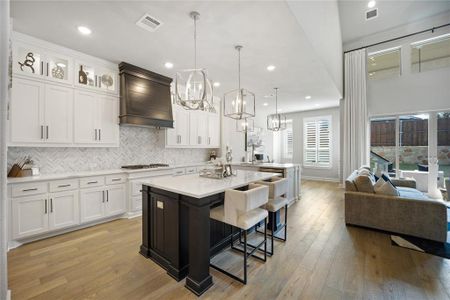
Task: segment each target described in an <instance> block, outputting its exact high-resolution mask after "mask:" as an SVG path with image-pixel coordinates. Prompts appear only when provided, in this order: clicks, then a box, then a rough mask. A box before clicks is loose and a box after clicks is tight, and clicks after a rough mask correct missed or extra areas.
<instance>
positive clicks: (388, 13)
mask: <svg viewBox="0 0 450 300" xmlns="http://www.w3.org/2000/svg"><path fill="white" fill-rule="evenodd" d="M368 2H369V0H357V1H355V0H350V1H349V0H339V16H340V21H341V31H342V41H343V43H344V44H346V43H350V42H354V41H355V40H358V39H360V38H362V37H365V36H368V35H372V34H375V33H378V32H382V31H386V30H389V29H392V28H395V27H398V26H402V25H406V24H409V23H412V22H415V21H419V20H421V19H425V18H428V17H431V16H434V15H437V14H440V13H444V12H446V11H449V10H450V1H449V0H438V1H435V0H425V1H424V0H413V1H411V0H402V1H392V0H377V1H376V6H375V7H377V8H378V17H377V18H375V19H371V20H369V21H366V20H365V13H366V11H367V10H369V8H368V7H367V3H368Z"/></svg>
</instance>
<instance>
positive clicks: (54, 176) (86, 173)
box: [8, 162, 207, 184]
mask: <svg viewBox="0 0 450 300" xmlns="http://www.w3.org/2000/svg"><path fill="white" fill-rule="evenodd" d="M206 164H207V162H198V163H188V164H182V165H174V166H169V167H159V168H148V169H134V170H133V169H109V170H96V171H80V172H70V173H58V174H42V175H38V176H26V177H9V178H8V184H14V183H26V182H37V181H48V180H59V179H70V178H80V177H90V176H105V175H113V174H134V173H141V172H152V171H160V170H173V169H177V168H186V167H192V166H201V165H206Z"/></svg>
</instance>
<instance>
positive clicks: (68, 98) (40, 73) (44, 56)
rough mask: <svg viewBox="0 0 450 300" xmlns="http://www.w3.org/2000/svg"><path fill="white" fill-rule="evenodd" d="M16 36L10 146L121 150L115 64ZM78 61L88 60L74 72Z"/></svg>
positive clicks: (22, 36) (78, 63)
mask: <svg viewBox="0 0 450 300" xmlns="http://www.w3.org/2000/svg"><path fill="white" fill-rule="evenodd" d="M13 37H14V38H13V62H12V63H13V78H12V83H13V85H12V92H11V93H12V97H11V101H10V105H9V114H8V116H9V146H24V147H25V146H28V147H39V146H40V147H52V146H53V147H58V146H59V147H79V146H89V147H118V146H119V125H118V115H119V98H118V87H119V85H118V80H117V79H118V72H117V71H114V70H116V69H117V66H116V65H115V64H112V63H109V62H106V61H103V60H100V59H98V58H94V57H89V56H87V55H85V54H83V53H78V52H76V51H73V50H70V49H66V48H63V47H60V46H57V45H54V44H50V43H48V42H45V41H41V40H38V39H35V38H32V37H28V36H26V35H23V34H19V33H14V36H13ZM60 53H67V56H66V55H63V54H60ZM79 57H82V58H83V61H88V62H86V63H85V62H83V63H81V62H79V61H77V62H76V67H77V69H76V70H74V61H76V59H77V58H79ZM89 61H92V62H93V63H90V62H89ZM81 71H82V73H80V72H81ZM74 74H75V76H74ZM79 74H83V78H84V79H85V81H84V82H83V83H82V82H80V78H79Z"/></svg>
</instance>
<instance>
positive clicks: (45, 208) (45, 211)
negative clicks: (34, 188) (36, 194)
mask: <svg viewBox="0 0 450 300" xmlns="http://www.w3.org/2000/svg"><path fill="white" fill-rule="evenodd" d="M44 213H45V214H47V199H45V207H44Z"/></svg>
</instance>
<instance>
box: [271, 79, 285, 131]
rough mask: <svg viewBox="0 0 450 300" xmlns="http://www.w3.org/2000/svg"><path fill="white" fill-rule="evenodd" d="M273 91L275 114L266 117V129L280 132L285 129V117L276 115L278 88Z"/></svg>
mask: <svg viewBox="0 0 450 300" xmlns="http://www.w3.org/2000/svg"><path fill="white" fill-rule="evenodd" d="M274 89H275V113H274V114H272V115H268V116H267V129H268V130H272V131H281V130H284V129H286V116H284V115H282V114H279V113H278V88H274Z"/></svg>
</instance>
